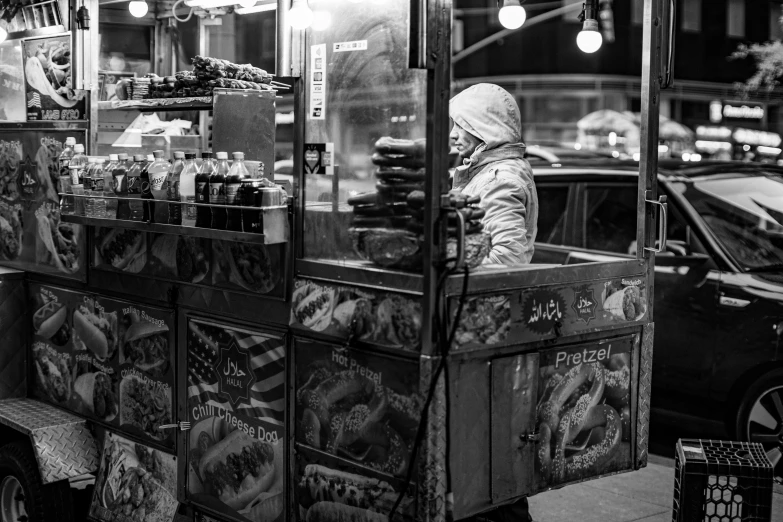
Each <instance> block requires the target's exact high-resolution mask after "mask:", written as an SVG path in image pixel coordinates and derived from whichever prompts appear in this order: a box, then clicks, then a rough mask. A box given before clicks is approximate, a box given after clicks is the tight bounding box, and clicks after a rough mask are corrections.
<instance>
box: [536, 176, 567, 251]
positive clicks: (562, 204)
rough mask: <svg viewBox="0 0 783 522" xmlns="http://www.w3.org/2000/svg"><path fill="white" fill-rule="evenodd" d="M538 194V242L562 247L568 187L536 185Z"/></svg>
mask: <svg viewBox="0 0 783 522" xmlns="http://www.w3.org/2000/svg"><path fill="white" fill-rule="evenodd" d="M536 192H537V193H538V234H537V235H536V241H537V242H539V243H549V244H552V245H562V244H563V231H564V229H565V223H566V209H567V205H568V185H546V184H540V183H536Z"/></svg>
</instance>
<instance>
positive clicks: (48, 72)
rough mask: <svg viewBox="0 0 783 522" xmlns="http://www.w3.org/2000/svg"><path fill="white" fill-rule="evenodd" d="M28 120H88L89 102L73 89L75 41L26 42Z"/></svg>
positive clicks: (54, 39) (63, 37)
mask: <svg viewBox="0 0 783 522" xmlns="http://www.w3.org/2000/svg"><path fill="white" fill-rule="evenodd" d="M23 46H24V73H25V78H26V79H27V82H26V97H27V120H28V121H33V120H47V121H51V120H55V121H60V120H86V119H87V117H86V114H85V100H84V97H83V96H82V95H80V94H77V93H76V91H74V90H73V89H72V88H71V38H70V36H68V35H65V36H53V37H46V38H36V39H31V40H25V41H24V42H23Z"/></svg>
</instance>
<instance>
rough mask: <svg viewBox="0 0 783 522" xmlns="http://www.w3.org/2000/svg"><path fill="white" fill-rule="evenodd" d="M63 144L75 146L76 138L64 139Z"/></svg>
mask: <svg viewBox="0 0 783 522" xmlns="http://www.w3.org/2000/svg"><path fill="white" fill-rule="evenodd" d="M65 144H66V145H70V146H71V147H73V146H74V145H76V138H66V139H65Z"/></svg>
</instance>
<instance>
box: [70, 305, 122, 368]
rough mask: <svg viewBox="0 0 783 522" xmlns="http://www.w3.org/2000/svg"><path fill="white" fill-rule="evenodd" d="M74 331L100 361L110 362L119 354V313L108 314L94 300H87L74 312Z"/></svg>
mask: <svg viewBox="0 0 783 522" xmlns="http://www.w3.org/2000/svg"><path fill="white" fill-rule="evenodd" d="M73 330H74V332H75V333H76V334H77V335H78V337H79V339H80V340H81V342H82V343H84V345H85V346H86V347H87V349H89V350H90V351H91V352H92V353H93V354H94V355H95V357H97V358H98V359H99V360H101V361H108V360H109V359H111V358H112V357H113V356H114V354H115V353H116V352H117V346H118V343H119V337H118V336H119V332H118V323H117V312H107V311H106V310H105V309H103V308H102V307H101V306H100V305H99V304H98V306H96V303H95V301H94V300H92V299H85V300H84V302H83V303H82V304H80V305H79V306H78V307H77V308H76V310H74V312H73Z"/></svg>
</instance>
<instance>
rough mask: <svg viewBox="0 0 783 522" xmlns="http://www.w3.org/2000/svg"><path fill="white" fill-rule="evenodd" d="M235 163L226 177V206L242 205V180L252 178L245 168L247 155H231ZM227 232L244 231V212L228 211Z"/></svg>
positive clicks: (239, 153)
mask: <svg viewBox="0 0 783 522" xmlns="http://www.w3.org/2000/svg"><path fill="white" fill-rule="evenodd" d="M231 156H232V158H233V160H234V161H233V162H232V163H231V169H230V170H229V171H228V176H226V205H242V197H241V195H240V193H239V192H240V188H241V186H242V180H243V179H247V178H249V177H250V173H249V172H248V171H247V167H245V155H244V153H242V152H233V153H232V154H231ZM226 229H227V230H236V231H239V232H241V231H242V211H241V210H239V209H237V210H231V209H228V221H227V222H226Z"/></svg>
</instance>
